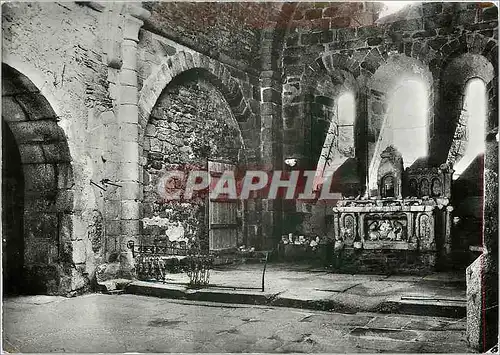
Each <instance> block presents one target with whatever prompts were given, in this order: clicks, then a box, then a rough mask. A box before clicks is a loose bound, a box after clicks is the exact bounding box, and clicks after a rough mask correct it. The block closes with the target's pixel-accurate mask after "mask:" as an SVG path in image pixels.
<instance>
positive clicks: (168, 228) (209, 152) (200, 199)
mask: <svg viewBox="0 0 500 355" xmlns="http://www.w3.org/2000/svg"><path fill="white" fill-rule="evenodd" d="M242 124H245V123H244V122H238V121H237V120H236V118H235V115H234V111H233V108H232V107H231V106H230V103H229V102H228V100H227V98H226V96H225V95H224V92H222V90H220V82H219V81H218V79H217V77H215V76H214V75H213V74H212V73H211V72H209V71H208V70H206V69H200V68H192V69H187V70H185V71H182V72H181V73H179V74H178V75H176V76H175V77H174V78H173V79H172V80H171V81H170V82H169V84H168V85H167V86H166V87H165V88H164V89H163V91H162V93H161V95H160V96H159V98H158V100H157V102H156V103H155V105H154V108H153V109H152V110H151V113H150V117H149V119H148V123H147V126H146V129H145V133H144V137H143V141H142V148H143V149H141V152H142V156H143V159H142V164H141V170H142V172H143V174H141V175H142V176H143V183H144V184H143V199H142V210H143V216H142V217H143V218H142V223H143V226H144V228H143V229H142V232H141V241H142V242H144V243H146V244H152V243H153V242H154V241H155V240H159V241H164V242H166V237H165V236H167V237H168V238H169V240H168V242H172V241H173V240H174V238H177V239H178V240H181V239H182V240H184V241H188V240H189V241H190V242H194V243H199V244H198V245H199V246H200V247H202V248H208V247H209V242H208V239H207V236H208V233H209V231H208V228H209V226H210V221H211V219H210V216H211V215H210V212H209V211H210V208H211V207H210V206H212V207H213V206H214V205H213V201H211V200H210V201H208V200H207V199H206V195H205V194H204V192H202V195H201V196H199V195H196V194H195V195H194V197H193V198H188V199H183V198H182V197H181V200H180V201H175V200H169V199H168V198H166V199H165V195H162V192H160V191H161V190H159V189H160V186H161V185H162V184H164V180H163V178H164V173H165V171H169V170H182V171H183V172H184V173H185V176H186V175H187V174H188V173H189V171H190V170H206V169H207V165H208V168H209V169H210V163H209V161H212V162H216V164H215V166H220V165H219V164H229V165H231V166H233V167H234V166H237V165H239V164H241V165H243V166H244V165H245V163H247V156H246V152H245V147H246V142H245V139H244V138H243V135H242V130H241V125H242ZM249 139H251V137H248V136H247V140H246V141H247V142H249ZM250 143H254V142H249V144H250ZM207 163H208V164H207ZM224 166H225V167H226V168H227V166H228V165H224ZM226 168H225V169H226ZM227 169H229V168H227ZM214 208H215V207H214ZM238 208H239V211H240V212H241V213H240V215H241V216H242V217H241V225H239V227H241V229H238V232H237V233H240V234H239V236H241V237H243V234H244V229H243V226H242V225H243V223H245V222H246V221H245V220H244V217H243V215H244V210H245V203H244V202H243V201H238ZM158 221H160V222H158Z"/></svg>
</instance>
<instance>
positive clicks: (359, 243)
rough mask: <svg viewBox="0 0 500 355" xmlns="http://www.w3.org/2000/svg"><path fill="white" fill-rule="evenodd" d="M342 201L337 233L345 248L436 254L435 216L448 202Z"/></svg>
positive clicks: (337, 211)
mask: <svg viewBox="0 0 500 355" xmlns="http://www.w3.org/2000/svg"><path fill="white" fill-rule="evenodd" d="M440 202H441V203H439V204H438V203H437V202H436V200H434V199H428V200H422V199H417V198H413V199H406V200H395V199H386V200H341V201H339V202H338V204H337V206H336V207H334V208H333V212H334V221H333V228H334V234H335V235H336V236H339V237H340V239H342V241H343V242H344V245H345V246H346V247H352V248H357V249H398V250H401V249H406V250H426V251H436V250H437V249H436V223H435V222H436V214H437V213H438V212H439V211H441V210H442V209H443V207H445V206H446V205H447V204H448V201H447V200H446V199H443V200H442V201H440Z"/></svg>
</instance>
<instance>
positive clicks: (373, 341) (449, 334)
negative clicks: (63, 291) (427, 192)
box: [3, 294, 470, 353]
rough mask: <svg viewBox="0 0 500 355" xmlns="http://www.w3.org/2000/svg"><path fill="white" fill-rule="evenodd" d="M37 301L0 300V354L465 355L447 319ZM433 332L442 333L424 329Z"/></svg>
mask: <svg viewBox="0 0 500 355" xmlns="http://www.w3.org/2000/svg"><path fill="white" fill-rule="evenodd" d="M39 300H40V299H39V298H38V299H37V298H36V296H35V297H34V298H30V297H22V298H11V299H5V300H4V318H3V321H4V324H3V329H4V333H3V337H4V347H5V350H6V351H8V352H79V353H80V352H323V353H324V352H329V353H345V352H349V353H358V352H359V353H363V352H372V353H373V352H398V353H404V352H415V351H417V350H418V351H421V352H455V353H458V352H460V353H463V352H467V351H470V350H469V349H467V346H466V343H465V327H464V324H463V323H464V322H465V321H464V320H456V319H449V318H436V317H417V316H404V315H402V316H399V315H387V316H385V315H380V314H374V313H357V314H339V313H332V312H321V311H309V310H300V309H290V308H276V307H268V306H266V307H264V306H248V305H238V304H234V305H232V304H219V303H211V302H191V301H181V300H170V299H160V298H154V297H145V296H136V295H127V294H123V295H103V294H91V295H85V296H80V297H75V298H68V299H64V298H59V297H54V298H44V300H45V301H50V302H43V303H40V302H39ZM457 324H459V325H460V326H459V327H457ZM448 326H454V327H453V329H452V327H448ZM435 327H439V328H440V329H442V330H440V331H432V330H430V329H433V328H435Z"/></svg>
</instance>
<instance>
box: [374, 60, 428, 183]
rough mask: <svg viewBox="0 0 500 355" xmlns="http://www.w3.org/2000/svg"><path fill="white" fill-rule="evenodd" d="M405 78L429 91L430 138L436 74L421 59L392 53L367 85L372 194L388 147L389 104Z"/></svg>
mask: <svg viewBox="0 0 500 355" xmlns="http://www.w3.org/2000/svg"><path fill="white" fill-rule="evenodd" d="M402 79H403V80H415V81H418V82H421V83H422V84H423V85H424V88H425V89H426V91H427V95H428V96H427V97H428V99H427V102H428V111H427V127H428V128H427V137H428V138H429V136H430V133H429V131H430V127H431V126H432V121H433V113H434V108H433V106H434V92H433V90H432V89H433V86H432V85H433V82H434V80H433V75H432V73H431V71H430V70H429V68H428V66H427V65H426V64H424V63H423V62H421V61H419V60H418V59H415V58H412V57H408V56H406V55H405V54H400V53H395V54H392V55H390V56H389V57H388V58H387V60H386V61H385V63H384V64H382V65H381V66H379V67H378V69H377V70H376V71H375V73H374V74H373V75H372V76H371V77H370V78H368V80H367V82H366V89H367V92H369V95H368V100H367V117H368V137H369V139H368V141H369V142H368V184H369V189H370V191H374V190H376V188H377V186H376V183H377V169H378V166H379V165H380V161H381V154H382V152H383V150H384V149H385V148H386V147H387V145H388V142H387V141H386V140H385V139H384V136H383V134H384V130H385V128H384V127H386V125H387V118H388V112H387V109H388V103H389V102H390V100H391V98H392V96H393V95H394V93H396V92H397V90H398V89H399V88H400V87H401V85H402V83H401V81H402ZM428 141H429V140H428ZM428 145H429V143H428Z"/></svg>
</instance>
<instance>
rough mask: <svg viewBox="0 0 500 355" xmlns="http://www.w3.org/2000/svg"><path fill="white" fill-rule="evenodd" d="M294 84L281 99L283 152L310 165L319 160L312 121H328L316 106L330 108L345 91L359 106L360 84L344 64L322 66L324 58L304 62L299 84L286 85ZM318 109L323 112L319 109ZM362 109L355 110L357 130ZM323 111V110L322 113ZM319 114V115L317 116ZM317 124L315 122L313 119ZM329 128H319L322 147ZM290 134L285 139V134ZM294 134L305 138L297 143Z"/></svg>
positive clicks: (318, 141) (360, 126)
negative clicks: (305, 63) (283, 129)
mask: <svg viewBox="0 0 500 355" xmlns="http://www.w3.org/2000/svg"><path fill="white" fill-rule="evenodd" d="M289 86H294V87H295V88H296V90H294V92H288V93H285V94H286V95H285V96H284V98H283V119H284V122H285V151H286V152H288V155H289V156H292V155H293V156H296V157H298V158H299V159H303V160H304V163H305V164H306V165H308V166H310V167H313V165H315V164H316V163H317V161H318V158H319V155H318V152H317V149H315V148H314V147H313V146H312V140H313V137H314V139H317V138H318V136H317V135H316V133H315V132H313V131H314V130H315V129H314V125H315V122H313V121H314V120H316V121H318V120H322V121H324V122H325V123H326V122H328V123H329V122H330V119H331V117H330V118H328V117H326V116H325V117H323V116H324V115H322V114H320V115H319V116H318V115H317V114H315V113H314V111H315V107H316V108H318V107H319V106H321V107H324V108H326V109H329V110H327V111H331V109H333V108H334V107H335V105H336V104H337V100H338V98H339V97H340V96H341V95H342V94H344V93H348V92H350V93H352V94H353V95H354V97H355V100H356V106H357V108H358V106H359V107H361V106H362V105H358V100H359V94H360V89H359V88H360V86H359V83H358V82H357V80H356V78H355V77H354V76H353V74H352V73H351V72H350V71H349V70H347V69H346V67H345V66H343V67H333V66H328V67H327V66H325V64H324V62H323V57H320V58H318V59H316V60H315V61H314V62H313V63H311V64H310V65H307V66H306V68H305V70H304V73H303V75H302V77H301V81H300V82H298V83H293V84H289ZM320 111H322V110H321V109H320ZM361 111H362V110H358V109H357V110H356V122H355V126H356V130H358V129H360V128H362V124H358V123H359V121H360V119H361V118H362V115H361ZM323 113H324V112H323ZM320 116H321V117H320ZM316 123H317V122H316ZM327 129H328V127H326V128H325V129H323V130H322V131H321V134H320V137H319V139H317V143H318V144H319V145H318V146H322V143H323V142H324V138H325V137H326V131H327ZM287 136H288V137H290V138H289V139H287V138H286V137H287ZM297 137H300V138H304V142H303V144H302V145H301V144H298V143H297V139H296V138H297Z"/></svg>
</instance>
